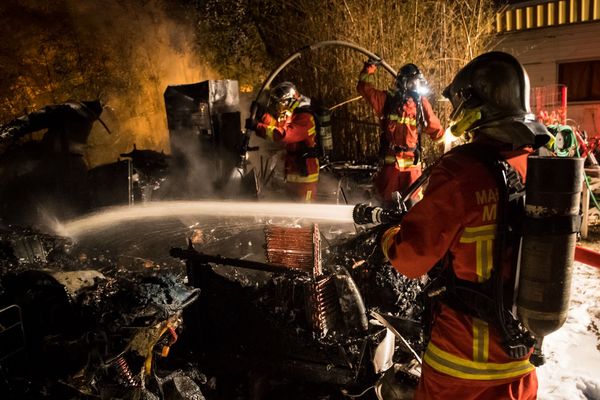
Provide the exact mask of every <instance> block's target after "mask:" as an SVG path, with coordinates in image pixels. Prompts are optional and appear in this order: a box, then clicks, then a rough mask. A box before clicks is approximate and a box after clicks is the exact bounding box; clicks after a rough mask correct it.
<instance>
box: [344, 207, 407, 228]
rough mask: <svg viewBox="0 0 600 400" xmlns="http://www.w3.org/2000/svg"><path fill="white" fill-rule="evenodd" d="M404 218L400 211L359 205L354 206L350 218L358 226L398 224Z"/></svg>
mask: <svg viewBox="0 0 600 400" xmlns="http://www.w3.org/2000/svg"><path fill="white" fill-rule="evenodd" d="M403 216H404V212H403V211H402V210H400V209H391V208H383V207H379V206H371V205H369V204H364V203H360V204H357V205H356V206H354V210H352V218H353V219H354V222H355V223H357V224H359V225H364V224H394V223H399V222H400V221H401V220H402V217H403Z"/></svg>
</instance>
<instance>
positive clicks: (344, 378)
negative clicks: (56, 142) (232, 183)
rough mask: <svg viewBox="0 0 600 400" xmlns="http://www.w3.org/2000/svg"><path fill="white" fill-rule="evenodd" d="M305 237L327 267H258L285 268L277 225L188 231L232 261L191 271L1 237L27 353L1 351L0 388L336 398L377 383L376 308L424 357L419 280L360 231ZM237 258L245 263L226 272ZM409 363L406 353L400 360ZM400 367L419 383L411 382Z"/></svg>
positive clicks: (1, 265) (11, 233)
mask: <svg viewBox="0 0 600 400" xmlns="http://www.w3.org/2000/svg"><path fill="white" fill-rule="evenodd" d="M290 226H292V228H289V227H286V228H285V229H287V230H286V232H288V233H289V232H291V233H292V234H293V232H294V229H296V228H293V226H294V225H290ZM271 228H272V227H271ZM290 229H291V230H290ZM297 229H299V231H302V232H304V237H305V238H307V239H306V240H309V241H310V240H311V238H313V239H314V240H317V241H318V242H319V243H320V246H321V247H322V249H321V254H322V258H321V263H320V266H319V268H318V270H314V271H311V270H310V266H309V267H308V268H307V267H306V266H305V267H304V269H295V268H289V267H286V268H283V269H281V270H277V269H275V270H260V268H261V266H268V267H269V268H273V266H276V265H277V264H269V263H268V262H267V258H268V254H267V253H268V251H267V248H266V244H265V243H266V236H267V235H266V233H267V232H275V231H276V230H277V229H271V230H269V229H268V228H265V224H263V223H260V224H256V223H255V224H247V225H245V227H243V226H241V225H240V226H237V225H234V226H229V225H223V224H216V225H214V226H212V227H203V226H201V225H199V224H198V225H193V226H191V227H190V232H189V238H190V244H191V243H194V244H195V247H196V249H198V250H201V251H203V252H206V253H213V254H221V253H223V254H227V255H228V256H230V257H233V258H228V259H225V258H222V259H223V260H233V261H227V262H214V261H213V262H209V261H206V260H204V259H203V258H202V257H203V256H204V253H201V252H198V251H196V250H195V249H194V248H192V247H190V248H189V249H188V250H186V251H184V252H183V251H182V252H181V254H184V255H186V257H188V258H187V259H186V261H187V263H186V267H184V265H183V264H182V263H181V262H180V261H178V260H176V259H175V258H173V259H172V260H173V263H172V264H171V265H169V266H165V265H161V264H159V263H153V261H152V260H149V259H147V260H144V259H139V260H138V259H136V261H135V262H133V261H132V259H131V257H129V256H126V255H123V254H115V253H114V249H111V250H110V251H109V250H106V249H102V250H98V251H96V252H94V251H91V250H90V249H89V248H87V249H86V251H87V253H85V254H83V253H82V252H81V249H79V248H78V247H77V246H76V245H75V244H73V243H72V242H71V241H70V240H68V239H66V238H62V237H55V236H52V235H46V234H41V233H39V232H35V231H32V230H22V229H11V230H5V231H2V232H1V235H0V252H2V255H3V256H4V257H2V261H0V271H1V280H0V309H2V308H4V307H15V306H14V305H17V306H18V311H20V313H21V317H20V318H21V324H17V325H15V326H16V327H17V328H18V329H17V330H18V331H19V333H22V334H20V335H13V336H11V337H12V340H13V341H14V343H13V344H12V345H11V346H9V347H10V348H13V349H18V351H16V352H12V353H11V354H0V367H1V368H0V385H2V386H3V391H2V393H7V394H8V397H7V398H19V399H27V398H31V399H33V398H40V396H42V395H44V396H45V395H46V394H48V395H49V396H50V397H56V398H102V399H113V398H123V399H133V398H135V399H138V398H140V399H142V398H143V399H179V398H181V399H204V398H206V399H230V398H240V399H243V398H256V399H263V398H264V399H270V398H281V397H282V396H286V398H298V399H301V398H329V399H335V398H344V393H358V392H360V391H362V390H364V389H365V388H367V387H369V386H372V385H373V384H374V383H375V382H377V380H378V379H379V376H378V374H377V373H376V372H375V371H374V369H373V361H372V360H373V358H374V355H375V349H376V348H377V346H378V345H379V344H380V342H382V340H383V339H384V337H385V336H386V328H385V327H384V326H382V325H381V324H377V323H375V321H374V320H371V321H368V320H369V319H370V317H369V314H368V312H369V311H373V310H375V311H377V312H378V313H380V314H382V315H385V316H386V318H387V319H388V321H389V322H390V323H391V324H393V325H394V327H395V328H396V329H397V330H398V331H399V332H402V334H403V335H405V337H406V339H407V340H408V343H410V344H411V346H413V347H414V348H416V349H420V346H422V339H421V331H420V328H419V324H418V319H419V318H420V313H421V312H422V308H421V307H420V306H419V305H418V304H419V301H418V299H417V293H418V292H419V291H420V288H421V286H422V285H421V283H420V282H413V281H408V280H405V279H404V278H401V277H400V276H399V275H398V274H396V273H395V272H394V271H393V270H392V269H391V267H390V266H389V265H386V264H385V263H383V262H382V260H381V259H380V258H378V257H377V255H376V249H375V248H374V247H373V244H374V242H373V241H369V240H363V239H364V238H363V237H361V235H356V234H349V235H339V234H337V233H333V234H332V233H328V232H326V233H325V234H321V233H319V231H318V230H315V232H316V234H312V235H308V234H306V232H308V231H307V230H306V229H307V228H297ZM368 234H373V233H368ZM355 239H356V240H357V242H355V241H354V240H355ZM298 240H299V241H300V240H304V239H300V238H299V239H298ZM321 240H322V241H321ZM358 242H360V243H366V244H364V245H361V246H358V245H356V243H358ZM309 243H310V242H309ZM99 248H100V247H99ZM282 251H283V250H282ZM172 254H174V253H173V252H172ZM303 257H304V256H303ZM140 260H141V261H140ZM142 261H143V262H142ZM236 262H246V264H243V265H244V267H240V266H237V265H227V263H234V264H235V263H236ZM308 262H309V260H307V264H306V265H309V264H308ZM255 266H257V267H255ZM11 310H13V309H11ZM1 314H2V312H0V315H1ZM0 335H1V333H0ZM6 337H7V336H6V335H4V336H0V342H2V341H3V340H6ZM4 348H6V346H4V344H3V346H2V347H0V352H1V351H2V349H4ZM411 359H412V356H411V355H410V351H409V349H406V348H403V347H402V346H399V347H398V351H396V354H395V355H394V361H395V362H396V363H398V364H402V363H407V362H409V361H410V360H411ZM394 371H396V372H397V373H398V374H399V375H401V378H402V379H403V380H404V382H407V383H408V384H409V385H410V384H414V382H415V379H414V375H410V374H407V373H406V372H405V371H403V370H400V369H399V368H396V369H394ZM388 375H389V374H388ZM389 379H390V378H389V376H387V377H386V380H389ZM290 393H293V394H290ZM11 396H12V397H11ZM290 396H291V397H290ZM307 396H308V397H307ZM3 398H4V397H3Z"/></svg>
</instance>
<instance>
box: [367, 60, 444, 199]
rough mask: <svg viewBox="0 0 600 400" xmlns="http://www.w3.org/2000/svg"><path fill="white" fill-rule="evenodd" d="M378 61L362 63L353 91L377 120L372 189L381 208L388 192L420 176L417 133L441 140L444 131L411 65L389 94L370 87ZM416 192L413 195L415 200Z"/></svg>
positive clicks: (388, 194) (390, 196)
mask: <svg viewBox="0 0 600 400" xmlns="http://www.w3.org/2000/svg"><path fill="white" fill-rule="evenodd" d="M378 63H379V61H376V60H374V59H369V60H368V61H367V62H365V64H364V67H363V69H362V71H361V72H360V76H359V79H358V85H357V87H356V90H357V91H358V93H360V94H361V95H362V97H363V98H364V99H365V100H366V101H367V103H368V104H369V105H370V106H371V107H372V108H373V110H374V111H375V113H376V114H377V117H378V118H379V120H380V125H381V129H382V133H381V138H380V150H379V152H380V157H381V161H382V164H383V165H382V168H381V169H380V171H379V173H378V175H377V177H376V178H375V186H376V189H377V192H378V193H379V196H380V197H381V198H382V200H383V203H384V204H385V205H389V204H391V202H392V193H393V192H396V191H399V192H403V191H404V190H406V189H407V188H408V187H409V186H410V185H411V184H412V183H413V182H414V181H415V180H417V178H419V176H420V175H421V165H420V163H419V158H420V157H421V137H420V134H421V132H424V133H425V134H427V135H428V136H429V137H430V138H431V139H433V140H438V139H440V138H442V136H443V133H444V130H443V129H442V126H441V124H440V121H439V119H438V118H437V116H436V115H435V114H434V112H433V109H432V108H431V104H430V103H429V101H428V100H427V98H426V97H424V96H423V94H425V93H426V81H425V79H424V78H423V75H422V74H421V71H419V68H418V67H417V66H416V65H415V64H406V65H404V66H403V67H402V68H400V71H399V73H398V75H397V78H396V82H395V88H394V89H393V90H390V91H384V90H378V89H376V88H375V87H373V81H374V80H375V76H374V74H375V72H376V70H377V65H378ZM418 196H419V193H417V194H416V195H415V197H418Z"/></svg>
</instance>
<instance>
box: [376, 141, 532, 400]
mask: <svg viewBox="0 0 600 400" xmlns="http://www.w3.org/2000/svg"><path fill="white" fill-rule="evenodd" d="M529 153H530V151H529V150H517V151H511V152H503V153H502V154H503V156H505V157H506V159H507V161H508V162H509V163H510V164H511V165H512V166H513V167H514V168H515V169H516V170H517V171H518V172H519V173H520V174H521V176H522V177H525V175H526V166H527V156H528V154H529ZM497 207H498V188H497V186H496V183H495V179H494V177H493V176H492V175H491V173H490V172H489V171H488V168H487V167H486V166H484V165H482V164H481V163H480V162H479V161H477V160H475V159H473V158H472V157H470V156H468V155H466V154H460V153H449V154H448V155H446V156H444V157H443V158H442V160H441V161H440V163H439V164H438V165H437V166H436V167H435V169H434V171H433V172H432V175H431V177H430V180H429V184H428V186H427V188H426V190H425V193H424V197H423V199H422V200H421V201H420V202H419V203H417V204H416V205H415V206H414V207H413V208H412V209H411V210H410V211H409V212H408V213H407V214H406V216H405V217H404V219H403V221H402V224H401V226H400V227H394V228H391V229H389V230H388V231H386V232H385V233H384V235H383V237H382V243H381V245H382V249H383V252H384V253H385V254H386V256H387V257H388V259H389V260H390V262H391V263H392V265H393V266H394V267H395V268H396V269H397V270H398V271H399V272H400V273H402V274H404V275H406V276H408V277H410V278H416V277H419V276H421V275H423V274H425V273H427V272H428V271H429V270H430V269H431V268H432V267H433V266H434V265H435V264H436V263H437V262H438V261H439V260H441V259H442V258H443V257H444V256H445V255H446V254H447V253H450V255H451V259H452V268H453V269H454V272H455V274H456V276H458V277H459V278H461V279H465V280H469V281H473V282H482V281H484V280H487V279H489V278H490V276H491V270H492V253H493V250H492V249H493V243H494V238H495V236H496V212H497ZM423 359H424V363H425V364H426V365H424V368H423V371H424V372H423V375H422V382H421V383H420V386H419V389H418V395H417V398H460V399H471V398H477V399H496V398H506V399H530V398H535V396H536V393H537V379H536V378H535V369H534V366H533V365H532V364H531V363H530V362H529V357H525V358H523V359H521V360H514V359H511V358H510V357H508V356H507V355H506V354H505V352H504V351H503V349H502V347H501V339H500V335H499V333H498V331H497V329H496V327H494V326H492V325H490V324H488V323H486V322H485V321H482V320H479V319H477V318H473V317H470V316H468V315H464V314H461V313H460V312H457V311H455V310H454V309H451V308H450V307H448V306H446V305H444V304H441V306H440V308H439V309H438V310H437V312H436V314H435V315H434V319H433V324H432V331H431V340H430V342H429V345H428V347H427V350H426V352H425V355H424V358H423ZM428 371H429V373H428ZM515 393H517V394H515Z"/></svg>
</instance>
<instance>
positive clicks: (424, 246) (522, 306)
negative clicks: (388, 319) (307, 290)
mask: <svg viewBox="0 0 600 400" xmlns="http://www.w3.org/2000/svg"><path fill="white" fill-rule="evenodd" d="M528 93H529V79H528V77H527V74H526V72H525V70H524V69H523V67H522V65H521V64H520V63H519V62H518V61H517V60H516V59H515V58H514V57H513V56H511V55H509V54H506V53H501V52H491V53H486V54H483V55H481V56H479V57H477V58H475V59H474V60H472V61H471V62H470V63H469V64H467V65H466V66H465V67H464V68H463V69H462V70H461V71H459V73H458V74H457V75H456V77H455V78H454V80H453V81H452V83H451V84H450V86H448V88H446V90H445V91H444V96H445V97H447V98H448V99H449V100H450V101H451V103H452V105H453V108H454V110H453V116H452V119H453V120H454V121H455V125H454V129H453V133H455V134H457V135H458V134H461V133H463V132H458V130H463V131H465V132H466V133H467V134H468V135H470V138H471V139H472V143H469V144H467V145H464V146H460V147H457V148H455V149H453V150H452V151H451V152H449V153H447V154H446V155H445V156H443V157H442V159H441V160H440V162H439V163H438V164H437V165H436V166H435V167H433V170H432V173H431V176H430V179H429V184H428V186H427V188H426V190H425V193H424V197H423V199H422V200H421V201H420V202H419V203H417V204H416V205H415V206H414V207H413V208H411V209H410V210H408V212H407V213H406V215H404V217H403V218H402V223H401V226H393V227H391V228H389V229H387V230H386V231H385V232H384V233H383V235H382V237H381V247H382V250H383V253H384V254H385V256H386V257H387V258H388V259H389V261H390V263H391V264H392V265H393V266H394V267H395V268H396V269H397V270H398V271H399V272H400V273H402V274H404V275H406V276H407V277H409V278H417V277H420V276H422V275H424V274H429V275H430V277H431V278H432V279H431V280H430V287H429V288H428V289H426V291H425V293H426V294H427V295H428V296H427V297H429V298H430V300H431V304H430V307H429V308H430V312H429V318H426V319H427V320H428V321H429V324H428V325H429V326H428V329H427V330H428V332H429V342H428V346H427V349H426V351H425V354H424V357H423V361H424V362H423V367H422V375H421V380H420V382H419V386H418V388H417V392H416V395H415V398H416V399H461V400H468V399H535V398H536V396H537V386H538V383H537V377H536V372H535V367H534V365H533V364H532V361H533V359H531V360H530V356H531V355H532V352H533V346H534V343H535V339H534V337H533V336H532V334H534V335H535V336H536V338H537V339H538V340H539V338H540V337H543V336H544V335H546V334H547V333H549V332H551V331H552V330H555V329H558V327H560V325H561V324H562V323H563V322H564V318H566V305H568V295H569V293H568V291H569V288H568V287H569V283H570V277H569V271H570V267H571V266H572V262H573V253H574V240H575V236H576V233H575V232H576V231H577V229H578V226H577V219H578V215H577V210H578V202H579V198H578V193H577V192H578V190H580V189H579V188H581V183H582V175H581V169H582V160H581V159H570V160H566V161H567V162H568V168H565V171H568V172H565V173H564V174H562V173H561V176H562V178H563V179H562V181H564V183H563V182H555V183H548V179H545V180H544V178H543V175H544V174H543V173H542V174H540V173H539V172H538V171H539V167H538V166H539V165H542V164H547V163H548V162H551V161H550V160H558V161H560V162H562V161H563V159H557V158H551V159H548V158H542V157H531V159H530V160H529V162H528V158H530V155H531V154H532V152H533V151H534V150H535V149H536V148H538V147H540V146H542V145H544V144H545V142H547V140H548V139H549V136H548V133H547V131H546V129H545V128H544V126H543V125H541V124H539V123H538V122H536V121H535V120H534V119H533V116H532V115H531V114H530V111H529V104H528V100H529V97H528ZM465 121H468V122H465ZM456 127H461V128H462V129H458V130H457V129H456ZM565 165H566V164H565ZM528 166H529V177H528V181H527V187H526V186H525V184H524V183H525V177H526V175H527V170H528ZM545 168H547V166H546V167H545ZM559 169H560V167H559ZM552 171H556V169H554V168H553V169H552ZM546 175H551V174H548V173H546ZM542 181H543V182H544V184H545V185H546V187H545V188H544V191H545V192H546V193H545V194H542V195H540V191H539V188H540V187H539V186H540V182H542ZM548 186H550V187H548ZM556 187H559V189H556ZM560 190H563V193H560V194H559V195H557V196H554V197H553V195H552V194H551V195H550V198H549V196H548V192H553V191H555V192H557V191H560ZM525 192H527V196H524V194H525ZM565 194H566V195H565ZM561 202H562V203H561ZM551 203H552V204H551ZM557 209H560V210H574V211H573V212H571V211H569V212H566V213H565V214H566V215H556V214H553V212H554V211H552V210H557ZM380 215H384V214H383V213H381V212H376V211H374V210H372V209H369V208H366V207H364V206H357V207H356V208H355V220H357V221H358V222H362V223H364V222H377V221H376V220H375V219H377V218H379V219H380V220H381V221H382V222H383V219H382V218H381V217H378V216H380ZM543 226H546V228H545V231H544V228H543ZM549 236H553V237H554V236H556V238H558V239H554V238H549ZM521 242H522V244H523V245H522V249H523V256H521V260H520V261H521V269H520V273H521V275H522V276H520V277H519V283H520V284H521V286H522V287H520V288H519V299H518V300H517V309H518V312H519V319H516V318H515V317H514V314H513V313H512V309H513V306H514V304H513V294H514V293H513V292H514V287H515V279H516V277H515V276H516V275H517V269H518V265H519V262H518V261H519V260H518V259H519V247H520V244H521ZM544 242H546V243H547V244H549V245H551V246H554V249H553V251H547V253H548V255H546V256H544V255H543V254H539V253H540V249H543V250H545V249H546V247H545V246H547V245H546V244H544ZM536 249H537V250H536ZM536 251H537V253H536ZM557 253H560V254H557ZM549 257H553V258H554V259H558V261H552V260H550V261H549V260H548V258H549ZM536 263H537V264H536ZM534 264H536V265H534ZM434 267H435V268H434ZM544 269H547V271H546V272H545V273H544V272H543V270H544ZM434 271H435V272H434ZM559 281H560V282H559ZM559 286H560V287H559ZM553 297H554V298H553ZM554 306H556V307H555V308H554V309H550V308H546V309H543V307H554Z"/></svg>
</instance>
